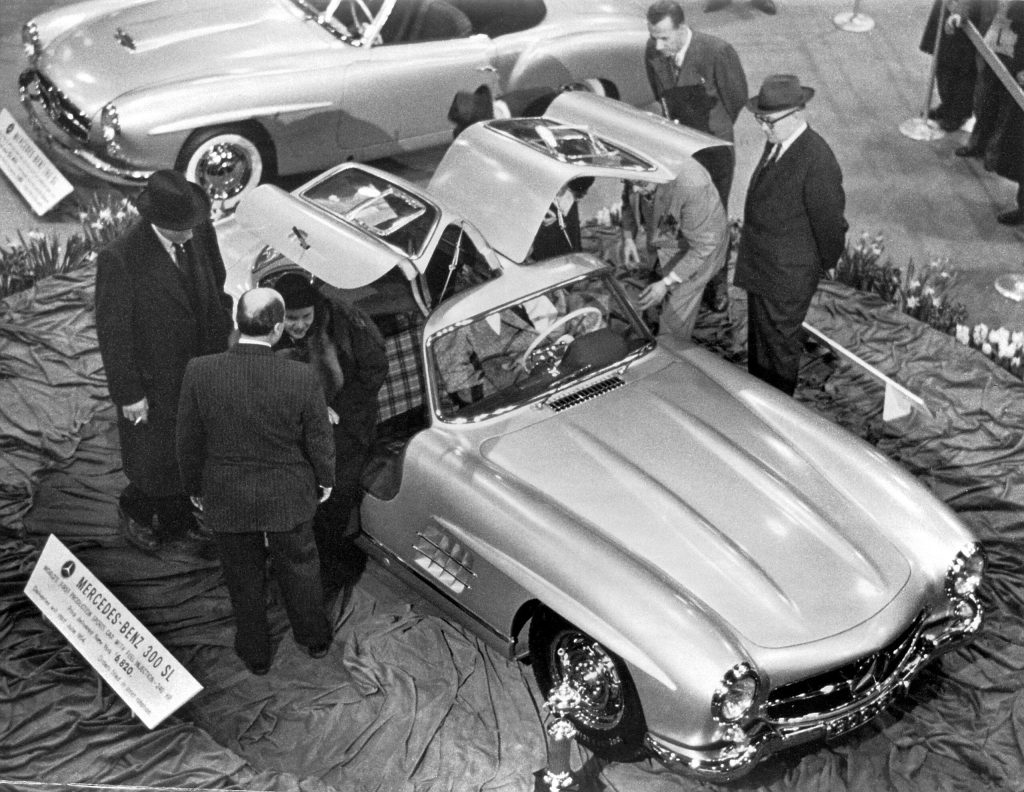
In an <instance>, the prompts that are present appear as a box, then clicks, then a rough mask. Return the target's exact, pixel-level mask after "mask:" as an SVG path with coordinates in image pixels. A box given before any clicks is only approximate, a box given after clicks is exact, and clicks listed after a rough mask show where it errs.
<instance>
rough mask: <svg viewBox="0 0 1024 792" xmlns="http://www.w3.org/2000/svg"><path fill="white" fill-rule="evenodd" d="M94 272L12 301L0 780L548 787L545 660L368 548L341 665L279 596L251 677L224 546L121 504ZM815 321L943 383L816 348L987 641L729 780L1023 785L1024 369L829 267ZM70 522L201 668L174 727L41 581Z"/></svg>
mask: <svg viewBox="0 0 1024 792" xmlns="http://www.w3.org/2000/svg"><path fill="white" fill-rule="evenodd" d="M91 282H92V281H91V275H90V272H89V270H84V271H82V272H79V273H75V274H74V275H73V276H68V277H67V278H62V279H57V280H51V281H46V282H44V283H42V284H40V286H39V288H38V289H37V291H36V293H35V294H34V295H32V294H28V295H25V296H22V297H19V298H17V299H16V300H13V301H8V302H7V303H4V304H2V305H0V353H2V358H0V361H2V363H0V365H2V369H0V370H2V371H3V372H4V374H5V376H4V377H3V378H2V379H0V389H2V390H0V396H2V398H0V435H2V436H3V438H4V441H3V444H2V446H0V471H2V475H3V477H4V478H3V489H2V491H0V521H2V522H0V525H2V527H3V529H4V530H5V533H4V534H3V538H0V551H2V552H0V746H2V748H0V785H3V786H4V787H5V788H11V789H14V790H17V792H22V788H19V787H18V786H17V785H16V784H15V785H12V784H11V783H10V782H11V781H12V780H13V781H17V780H19V779H21V780H30V781H33V782H37V783H38V782H48V783H51V784H61V783H62V784H74V783H75V782H79V783H94V784H114V785H116V784H125V785H128V784H131V785H143V786H166V787H206V788H226V787H229V786H233V787H235V788H242V789H265V790H288V791H289V792H291V790H308V792H321V791H322V790H332V789H335V790H350V789H359V790H382V792H383V790H417V791H419V790H460V791H461V790H523V791H524V792H525V790H529V789H532V787H533V783H534V778H533V773H534V772H535V771H537V770H539V769H541V768H542V767H544V765H545V763H546V758H545V743H544V733H543V728H542V719H541V716H540V714H539V713H538V710H537V701H536V699H537V696H536V691H535V690H534V689H533V686H532V683H531V682H530V680H529V678H528V677H529V672H528V670H525V669H522V668H521V667H519V666H518V665H516V664H514V663H510V662H507V661H505V660H503V659H501V658H500V657H498V656H497V655H495V654H494V653H493V652H491V651H490V650H489V649H486V648H484V647H482V646H481V645H479V644H478V642H476V641H475V640H473V639H471V638H468V637H466V635H465V634H464V633H463V632H462V631H461V630H459V629H458V628H456V627H454V626H452V625H451V624H449V623H448V622H446V621H444V620H443V619H441V618H439V617H437V616H434V615H431V611H430V609H429V608H428V607H427V606H425V605H424V604H423V603H422V602H420V601H419V600H417V599H416V598H415V597H414V595H413V594H411V593H410V592H408V591H406V590H405V589H402V588H400V587H399V586H397V585H396V584H395V583H394V582H393V581H392V580H391V579H390V578H388V577H387V576H386V575H385V574H384V573H383V572H381V571H379V570H378V569H376V568H375V567H373V566H372V565H371V566H370V567H369V568H368V570H367V572H366V573H365V574H364V575H363V577H362V578H361V579H360V581H359V583H358V584H357V586H356V587H355V589H354V590H353V591H352V592H351V593H350V594H348V595H346V597H345V598H344V599H342V600H335V601H333V602H332V605H333V612H332V617H333V620H334V625H335V629H336V639H335V643H334V645H333V646H332V648H331V651H330V653H329V654H328V656H327V657H326V658H325V659H323V660H319V661H314V660H311V659H310V658H309V657H308V656H306V655H305V653H304V652H303V651H302V650H301V649H300V648H299V647H297V646H296V645H295V643H294V641H293V640H292V639H291V637H290V635H288V633H287V620H286V618H285V615H284V612H283V608H282V607H281V605H280V599H279V597H278V596H277V593H276V590H273V591H272V593H273V596H274V602H273V607H272V609H271V612H272V627H273V630H274V635H275V640H276V641H277V648H276V653H275V659H274V664H273V666H272V670H271V672H270V673H269V674H268V675H267V676H265V677H254V676H251V675H250V674H248V673H247V672H246V671H245V669H244V668H243V667H242V665H241V663H240V662H239V661H238V659H237V658H236V657H235V655H234V652H233V650H232V648H231V646H232V626H231V609H230V604H229V602H228V599H227V593H226V591H225V589H224V585H223V582H222V580H221V577H220V572H219V569H218V567H217V563H216V561H215V560H214V559H213V557H212V555H211V554H210V553H209V552H207V551H206V550H204V549H203V548H202V547H200V546H197V545H192V544H180V545H176V546H171V547H168V548H165V549H162V550H161V551H160V553H159V555H156V556H150V555H145V554H143V553H141V552H139V551H138V550H136V549H134V548H133V547H131V546H128V545H126V544H125V543H124V541H123V540H122V539H121V538H120V536H119V535H118V534H117V530H116V512H115V504H116V496H117V493H118V492H119V491H120V488H121V486H123V483H124V479H123V474H122V473H121V471H120V468H119V465H120V461H119V458H118V454H117V436H116V431H115V430H114V427H113V423H112V421H113V411H112V410H111V409H110V408H109V403H108V401H107V400H106V397H105V386H104V385H103V378H102V371H101V370H100V368H99V356H98V353H97V351H96V345H95V332H94V330H93V328H92V320H91V312H90V311H89V309H88V306H89V305H90V300H91ZM808 320H809V321H810V322H811V323H812V324H814V325H815V326H817V327H819V328H821V329H822V330H823V331H825V332H826V333H827V334H828V335H829V336H831V337H833V338H835V339H836V340H837V341H839V342H840V343H843V344H844V345H847V346H849V347H850V348H851V349H852V350H853V351H855V352H856V353H857V354H858V355H860V356H861V357H863V358H864V359H866V360H868V361H869V362H870V363H872V364H874V365H876V366H878V367H879V368H880V369H882V370H883V371H885V372H887V373H890V374H892V375H893V376H894V377H896V379H897V380H898V381H899V382H900V383H901V384H904V385H906V386H907V387H909V388H910V389H911V390H912V391H914V392H916V393H918V394H919V395H921V396H922V397H923V398H924V399H925V401H926V402H927V404H928V406H929V411H930V412H929V414H924V413H915V414H912V415H910V416H908V417H907V418H904V419H901V420H900V421H899V422H897V423H896V424H894V425H885V424H883V422H882V421H881V417H880V416H881V403H882V402H881V400H882V388H881V386H879V385H878V384H877V383H875V382H874V381H873V380H871V379H870V378H868V377H866V376H865V375H863V374H861V373H860V372H859V371H858V370H857V369H856V368H855V367H853V366H852V365H850V364H847V363H844V362H842V361H841V360H840V361H839V362H837V363H827V364H826V363H821V364H820V365H817V367H816V368H815V366H813V365H811V366H809V367H808V372H807V373H808V376H807V377H806V378H805V384H804V385H803V386H802V387H801V389H800V390H799V391H798V397H799V398H800V399H801V400H802V401H804V402H805V403H806V404H808V405H809V406H811V407H812V408H813V409H816V410H818V411H820V412H822V413H824V414H826V415H828V416H830V417H831V418H833V419H834V420H836V421H837V422H838V423H841V424H843V425H845V426H847V427H848V428H850V429H851V430H853V431H854V432H856V433H858V434H860V435H861V436H863V437H866V438H868V439H869V440H870V441H871V442H873V443H874V444H875V445H876V446H877V447H878V448H879V449H881V450H882V451H883V452H884V453H886V454H887V455H889V456H890V457H892V458H894V459H896V460H898V461H899V462H900V463H901V464H903V465H904V466H906V467H907V468H908V469H910V470H911V471H912V472H913V473H915V474H916V475H917V476H918V477H919V478H920V480H921V481H922V482H924V484H925V485H926V486H928V487H929V488H930V489H931V490H932V491H933V492H934V493H935V494H936V495H937V496H938V497H940V498H941V499H943V500H945V501H946V502H947V503H949V504H950V505H951V506H952V507H953V508H954V509H955V510H956V511H957V512H959V514H960V516H961V517H962V519H964V520H965V521H966V522H967V523H968V524H969V525H970V526H971V527H972V528H973V529H974V531H975V532H976V533H977V534H978V536H979V537H980V538H981V539H982V541H983V542H984V544H985V546H986V549H987V550H988V553H989V556H990V560H991V567H990V572H989V576H988V579H987V582H986V585H985V587H984V589H983V599H984V601H985V604H986V607H987V609H988V614H989V615H988V620H987V622H986V624H985V627H984V628H983V631H982V633H981V635H980V636H979V638H978V640H977V641H976V642H975V643H974V644H972V645H971V646H969V647H966V648H964V649H961V650H958V651H956V652H954V653H952V654H949V655H946V656H945V657H944V658H943V659H942V660H941V661H940V662H938V663H936V664H934V665H933V666H932V667H931V668H930V669H929V670H927V671H926V672H925V674H924V675H923V676H922V678H921V679H920V680H919V683H918V684H917V685H915V687H914V688H913V689H912V691H911V694H910V695H909V696H907V697H905V698H904V699H902V700H901V701H900V702H899V703H898V705H897V706H896V707H894V708H893V709H892V710H891V711H890V712H888V713H886V714H885V715H883V716H882V717H881V718H879V719H877V720H876V721H874V722H872V723H871V724H869V725H868V726H866V727H865V728H863V729H861V730H859V731H858V732H856V733H854V734H852V735H850V736H848V737H846V738H844V739H842V740H841V741H839V742H837V743H835V744H833V745H822V744H813V745H809V746H806V747H803V748H800V749H798V750H795V751H792V752H789V753H786V754H782V755H779V756H776V757H774V758H772V759H769V760H768V761H766V762H765V763H763V764H762V765H761V766H760V767H759V768H757V769H756V770H755V771H754V773H753V774H752V775H751V776H749V777H747V778H746V779H743V780H741V781H740V782H737V783H735V784H733V785H730V786H729V787H723V788H728V789H734V790H735V789H739V790H753V789H764V790H778V791H779V792H781V791H782V790H806V791H807V792H810V791H811V790H829V792H834V791H835V790H864V792H878V791H879V790H895V791H898V792H910V791H911V790H913V791H915V792H918V791H919V792H932V791H933V790H950V791H952V790H977V789H986V788H990V789H1000V790H1024V781H1022V779H1024V753H1022V745H1021V740H1020V737H1019V735H1020V734H1022V733H1024V700H1022V695H1021V690H1022V686H1024V673H1022V669H1024V624H1022V618H1024V603H1022V591H1024V579H1022V577H1021V574H1020V565H1021V558H1022V556H1024V547H1022V544H1024V514H1022V512H1024V464H1022V462H1024V457H1022V450H1021V445H1022V443H1021V433H1022V431H1024V414H1022V413H1024V398H1022V396H1024V383H1021V382H1020V381H1018V380H1016V379H1014V378H1013V377H1011V376H1010V375H1009V374H1007V373H1006V372H1004V371H1002V370H1000V369H997V368H995V367H994V366H992V365H991V364H990V363H989V362H988V361H987V360H986V359H984V358H983V357H982V356H981V355H979V354H978V353H976V352H973V351H971V350H969V349H967V348H966V347H962V346H960V345H958V344H957V343H956V342H955V341H954V340H953V339H952V338H949V337H946V336H942V335H939V334H937V333H935V332H934V331H932V330H929V329H928V328H926V327H924V326H923V325H921V324H920V323H918V322H916V321H914V320H912V319H909V318H907V317H905V316H903V315H901V314H899V313H897V312H896V311H895V310H894V309H892V308H889V307H887V306H884V305H882V304H881V303H880V302H879V301H877V300H875V299H873V298H871V297H867V296H865V295H862V294H858V293H855V292H852V291H851V290H848V289H845V288H843V287H837V286H825V287H823V288H822V290H821V291H820V292H819V295H818V298H817V299H816V302H815V304H814V306H813V307H812V309H811V313H810V315H809V317H808ZM50 533H53V534H56V535H57V536H59V537H60V538H61V539H62V540H63V541H64V542H65V544H67V545H68V546H69V547H70V548H71V549H72V551H73V552H74V553H75V554H76V555H77V556H78V557H79V558H80V560H81V561H82V562H83V563H85V564H86V565H87V566H88V567H89V568H90V569H91V570H92V571H93V572H95V573H96V574H97V576H98V577H100V578H101V579H102V580H104V581H105V582H106V583H107V585H108V586H110V588H111V589H112V590H113V591H114V593H115V594H116V595H117V596H118V597H120V598H121V599H122V600H123V601H124V602H125V604H126V605H128V607H129V608H131V610H132V611H133V612H134V613H135V614H136V615H137V616H138V618H139V619H140V620H141V621H142V622H143V623H145V624H146V625H147V626H148V627H149V628H150V629H151V630H152V631H153V632H154V633H155V634H156V636H157V637H158V638H159V639H160V640H161V641H163V642H164V643H165V645H166V646H167V647H168V648H169V649H170V650H171V651H172V652H173V653H174V654H175V655H176V656H177V658H178V659H179V660H180V661H182V662H183V663H184V664H185V665H186V667H188V669H189V670H190V671H191V673H192V674H193V675H194V676H195V677H196V678H197V679H199V681H200V682H201V683H202V685H203V686H204V689H203V691H202V692H201V693H200V694H199V695H198V696H197V697H196V698H195V699H193V700H192V701H191V702H190V703H188V704H187V705H186V706H185V707H183V708H182V709H181V710H179V711H178V712H177V713H175V714H174V715H172V716H171V717H170V718H169V719H168V720H166V721H165V722H164V723H163V724H161V725H160V726H158V727H157V728H156V729H154V730H153V731H149V730H147V729H146V728H145V727H144V726H143V725H142V724H141V723H140V722H139V721H138V720H136V719H135V718H133V716H132V715H131V713H130V711H129V710H128V708H127V707H126V706H125V705H124V704H123V703H122V702H121V701H120V700H119V699H118V698H117V696H116V695H114V694H113V693H112V692H111V690H110V688H109V687H107V686H106V684H104V683H103V682H102V681H101V680H100V678H99V677H98V675H97V674H95V673H94V672H93V671H92V670H91V669H90V668H89V667H88V666H87V665H86V664H85V663H84V661H83V660H82V659H81V658H80V657H79V656H78V655H77V654H76V653H75V652H74V651H73V650H72V649H71V648H69V647H68V645H67V644H66V642H65V641H64V640H63V638H62V637H61V636H60V635H59V634H58V633H57V632H56V630H54V629H53V628H51V627H50V626H49V625H48V624H47V623H46V622H45V621H44V620H43V619H42V618H41V616H40V615H39V613H38V611H37V610H36V608H35V606H34V605H32V604H31V603H30V602H29V601H28V600H27V599H26V598H25V596H24V595H23V589H24V585H25V581H26V580H27V578H28V575H29V573H30V572H31V569H32V567H33V564H34V562H35V559H36V557H37V555H38V548H39V547H41V545H42V543H43V541H44V540H45V538H46V536H47V535H49V534H50ZM409 602H412V603H413V605H412V606H411V607H410V605H409V604H407V603H409ZM573 761H574V765H575V766H576V767H579V768H581V769H582V770H583V771H584V773H586V774H588V781H589V783H590V784H591V788H593V789H600V788H604V789H613V790H637V791H638V792H639V791H640V790H643V791H644V792H647V791H648V790H655V791H658V790H698V789H708V788H713V787H712V786H711V785H706V784H701V783H699V782H697V781H694V780H692V779H688V778H684V777H682V776H678V775H675V774H672V773H669V772H668V771H666V770H665V769H664V768H662V767H660V766H659V765H657V764H655V763H653V762H640V763H637V764H630V765H604V764H603V763H601V762H598V761H596V760H594V759H593V758H592V757H589V756H588V755H587V754H586V753H585V752H583V751H582V750H576V751H575V752H574V760H573ZM57 788H58V787H54V789H57ZM24 789H26V790H27V789H29V788H28V787H25V788H24ZM31 789H38V787H32V788H31Z"/></svg>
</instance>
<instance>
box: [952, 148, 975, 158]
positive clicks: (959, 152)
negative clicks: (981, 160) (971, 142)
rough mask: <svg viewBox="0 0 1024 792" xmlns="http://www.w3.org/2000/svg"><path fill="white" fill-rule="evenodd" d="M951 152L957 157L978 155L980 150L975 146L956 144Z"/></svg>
mask: <svg viewBox="0 0 1024 792" xmlns="http://www.w3.org/2000/svg"><path fill="white" fill-rule="evenodd" d="M953 153H954V154H956V156H958V157H980V156H981V154H982V151H981V149H980V148H978V147H977V146H957V147H956V148H955V149H954V150H953Z"/></svg>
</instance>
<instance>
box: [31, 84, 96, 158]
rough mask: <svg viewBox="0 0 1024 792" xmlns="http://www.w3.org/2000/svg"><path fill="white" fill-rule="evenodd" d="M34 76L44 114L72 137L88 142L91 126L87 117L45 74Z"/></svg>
mask: <svg viewBox="0 0 1024 792" xmlns="http://www.w3.org/2000/svg"><path fill="white" fill-rule="evenodd" d="M34 74H35V78H36V85H38V86H39V99H40V101H41V102H42V105H43V108H44V109H45V110H46V114H47V115H48V116H50V118H51V119H52V120H53V122H54V123H55V124H56V125H57V126H59V127H60V128H61V129H63V130H64V131H65V132H67V133H68V134H69V135H71V136H72V137H75V138H77V139H78V140H82V141H85V140H88V138H89V127H90V126H91V125H92V124H91V123H90V121H89V119H88V117H86V116H85V115H84V114H83V113H82V111H81V110H79V109H78V107H76V106H75V104H74V103H73V102H72V101H71V100H70V99H68V98H67V97H66V96H65V95H64V94H63V92H62V91H61V90H60V89H59V88H58V87H57V86H56V85H54V84H53V83H52V82H51V81H50V80H49V78H47V77H46V75H45V74H43V73H42V72H38V71H37V72H35V73H34Z"/></svg>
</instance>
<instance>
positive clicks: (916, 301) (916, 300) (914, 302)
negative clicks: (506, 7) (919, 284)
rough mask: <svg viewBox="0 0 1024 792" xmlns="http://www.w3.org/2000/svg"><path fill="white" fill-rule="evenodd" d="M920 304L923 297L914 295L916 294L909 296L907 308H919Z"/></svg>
mask: <svg viewBox="0 0 1024 792" xmlns="http://www.w3.org/2000/svg"><path fill="white" fill-rule="evenodd" d="M920 304H921V298H920V297H914V296H911V297H907V308H917V306H918V305H920Z"/></svg>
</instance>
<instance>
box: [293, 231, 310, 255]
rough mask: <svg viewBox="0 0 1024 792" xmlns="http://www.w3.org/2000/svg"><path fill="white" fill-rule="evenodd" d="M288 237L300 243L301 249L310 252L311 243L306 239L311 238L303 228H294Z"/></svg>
mask: <svg viewBox="0 0 1024 792" xmlns="http://www.w3.org/2000/svg"><path fill="white" fill-rule="evenodd" d="M288 236H289V237H293V238H294V239H295V241H296V242H298V243H299V247H300V248H302V249H303V250H309V242H307V241H306V239H307V238H308V237H309V234H307V233H306V232H305V231H303V230H302V229H301V228H298V227H296V226H292V232H291V233H290V234H289V235H288Z"/></svg>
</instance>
